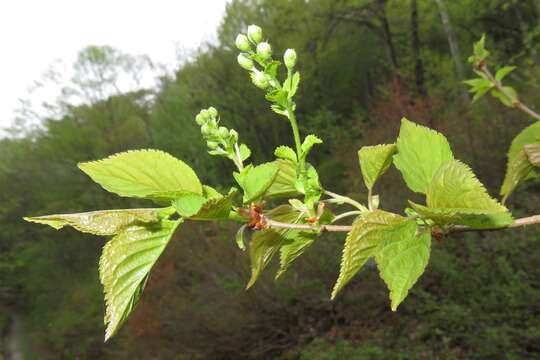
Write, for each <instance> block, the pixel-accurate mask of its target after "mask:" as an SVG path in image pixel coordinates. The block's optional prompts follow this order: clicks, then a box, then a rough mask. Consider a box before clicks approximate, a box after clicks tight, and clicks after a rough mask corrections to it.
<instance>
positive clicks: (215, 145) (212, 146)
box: [206, 141, 219, 150]
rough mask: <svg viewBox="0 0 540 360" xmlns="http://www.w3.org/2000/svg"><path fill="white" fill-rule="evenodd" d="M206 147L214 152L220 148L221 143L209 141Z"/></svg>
mask: <svg viewBox="0 0 540 360" xmlns="http://www.w3.org/2000/svg"><path fill="white" fill-rule="evenodd" d="M206 146H208V147H209V148H210V149H212V150H214V149H215V148H217V147H218V146H219V143H218V142H216V141H207V142H206Z"/></svg>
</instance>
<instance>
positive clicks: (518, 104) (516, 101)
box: [478, 62, 540, 120]
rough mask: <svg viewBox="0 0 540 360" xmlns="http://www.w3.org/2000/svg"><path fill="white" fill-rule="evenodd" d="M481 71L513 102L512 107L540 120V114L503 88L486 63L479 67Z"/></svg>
mask: <svg viewBox="0 0 540 360" xmlns="http://www.w3.org/2000/svg"><path fill="white" fill-rule="evenodd" d="M478 68H479V69H480V71H481V72H482V73H484V74H485V75H486V76H487V78H488V79H489V81H491V83H492V84H493V86H495V88H496V89H497V90H499V91H500V92H501V93H503V94H504V96H506V97H507V98H508V99H510V101H512V105H513V106H514V107H515V108H516V109H518V110H521V111H523V112H524V113H526V114H528V115H530V116H532V117H533V118H535V119H536V120H540V114H538V113H537V112H535V111H534V110H532V109H531V108H529V107H528V106H527V105H525V104H524V103H522V102H521V101H520V100H519V99H518V98H517V97H516V96H514V95H513V94H511V93H510V92H508V91H507V90H506V89H505V88H504V86H502V84H501V82H500V81H498V80H497V79H496V78H495V77H494V76H493V74H492V73H491V71H489V69H488V67H487V65H486V63H485V62H483V63H481V64H480V66H479V67H478Z"/></svg>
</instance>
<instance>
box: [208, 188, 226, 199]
mask: <svg viewBox="0 0 540 360" xmlns="http://www.w3.org/2000/svg"><path fill="white" fill-rule="evenodd" d="M203 196H204V197H205V198H207V199H219V198H221V197H223V195H221V194H220V192H219V191H217V190H216V189H214V188H213V187H211V186H208V185H203Z"/></svg>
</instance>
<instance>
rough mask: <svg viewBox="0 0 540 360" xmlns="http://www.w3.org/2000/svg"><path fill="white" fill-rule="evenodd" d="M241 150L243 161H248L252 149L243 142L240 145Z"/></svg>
mask: <svg viewBox="0 0 540 360" xmlns="http://www.w3.org/2000/svg"><path fill="white" fill-rule="evenodd" d="M239 150H240V158H241V159H242V161H246V160H247V159H249V157H250V156H251V150H250V149H249V147H248V146H247V145H246V144H241V145H240V147H239Z"/></svg>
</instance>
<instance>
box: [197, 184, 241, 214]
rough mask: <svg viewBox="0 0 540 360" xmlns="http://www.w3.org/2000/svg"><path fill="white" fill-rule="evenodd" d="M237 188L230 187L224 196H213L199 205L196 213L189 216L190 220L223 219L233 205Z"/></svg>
mask: <svg viewBox="0 0 540 360" xmlns="http://www.w3.org/2000/svg"><path fill="white" fill-rule="evenodd" d="M237 192H238V190H236V189H235V188H232V189H231V190H229V193H228V194H227V195H226V196H220V197H213V198H210V199H208V200H206V202H205V203H204V204H203V205H202V206H201V208H200V209H199V210H198V211H197V213H195V214H193V215H191V216H190V219H192V220H225V219H228V218H229V213H230V211H231V208H232V206H233V199H234V197H235V195H236V193H237Z"/></svg>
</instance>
